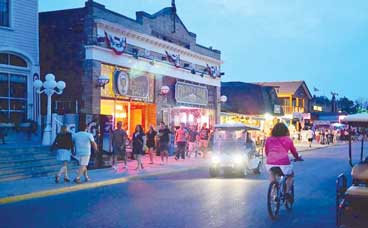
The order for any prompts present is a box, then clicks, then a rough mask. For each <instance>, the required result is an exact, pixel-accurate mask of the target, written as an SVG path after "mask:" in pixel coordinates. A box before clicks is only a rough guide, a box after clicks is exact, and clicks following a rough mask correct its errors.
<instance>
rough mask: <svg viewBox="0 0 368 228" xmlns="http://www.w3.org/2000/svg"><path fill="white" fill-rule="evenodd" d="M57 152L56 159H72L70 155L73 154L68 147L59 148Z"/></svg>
mask: <svg viewBox="0 0 368 228" xmlns="http://www.w3.org/2000/svg"><path fill="white" fill-rule="evenodd" d="M56 153H57V154H56V160H58V161H70V157H71V156H72V153H71V152H70V150H67V149H58V150H57V151H56Z"/></svg>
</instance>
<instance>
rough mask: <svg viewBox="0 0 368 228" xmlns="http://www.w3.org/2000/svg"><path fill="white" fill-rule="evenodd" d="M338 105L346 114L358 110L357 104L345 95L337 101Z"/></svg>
mask: <svg viewBox="0 0 368 228" xmlns="http://www.w3.org/2000/svg"><path fill="white" fill-rule="evenodd" d="M337 104H338V107H340V109H341V111H342V112H347V113H348V114H354V113H357V112H358V108H359V106H358V105H357V104H356V103H355V102H354V101H352V100H350V99H348V98H347V97H342V98H340V99H339V100H338V101H337Z"/></svg>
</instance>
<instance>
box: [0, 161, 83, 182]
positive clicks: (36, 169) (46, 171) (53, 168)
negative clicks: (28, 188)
mask: <svg viewBox="0 0 368 228" xmlns="http://www.w3.org/2000/svg"><path fill="white" fill-rule="evenodd" d="M60 168H61V164H56V165H49V166H33V167H31V168H19V169H7V170H0V180H2V179H6V178H9V177H22V176H45V175H46V176H47V175H55V173H56V172H57V171H59V169H60ZM76 169H78V166H77V165H76V163H73V164H70V165H68V170H69V171H70V170H76Z"/></svg>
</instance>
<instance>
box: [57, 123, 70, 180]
mask: <svg viewBox="0 0 368 228" xmlns="http://www.w3.org/2000/svg"><path fill="white" fill-rule="evenodd" d="M52 148H54V149H56V152H57V155H56V160H58V161H61V162H63V166H62V167H61V169H60V171H59V172H58V174H56V176H55V182H56V183H59V182H60V177H61V175H63V174H64V182H70V179H69V177H68V162H69V161H70V157H71V150H72V149H73V139H72V134H71V133H69V132H68V130H67V127H66V126H65V125H64V126H62V127H61V130H60V133H59V134H58V135H57V136H56V139H55V141H54V144H53V145H52Z"/></svg>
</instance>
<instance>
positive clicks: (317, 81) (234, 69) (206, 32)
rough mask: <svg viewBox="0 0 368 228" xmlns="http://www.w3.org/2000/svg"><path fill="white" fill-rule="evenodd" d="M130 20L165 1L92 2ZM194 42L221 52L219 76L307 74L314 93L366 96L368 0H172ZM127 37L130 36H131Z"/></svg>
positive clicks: (62, 1)
mask: <svg viewBox="0 0 368 228" xmlns="http://www.w3.org/2000/svg"><path fill="white" fill-rule="evenodd" d="M84 2H85V0H58V1H51V0H39V9H40V11H51V10H58V9H67V8H76V7H82V6H83V5H84ZM96 2H99V3H102V4H104V5H105V6H106V8H108V9H110V10H113V11H116V12H118V13H121V14H123V15H126V16H128V17H131V18H134V19H135V12H136V11H146V12H148V13H155V12H157V11H159V10H160V9H162V8H164V7H167V6H170V4H171V1H170V0H134V1H132V0H96ZM176 6H177V13H178V15H179V17H180V18H181V19H182V21H183V22H184V24H185V25H186V27H187V28H188V29H189V30H190V31H191V32H194V33H196V34H197V42H198V43H199V44H202V45H205V46H213V47H214V48H216V49H219V50H221V52H222V59H223V61H224V65H223V68H222V71H224V72H225V73H226V75H225V76H224V78H223V80H224V81H244V82H257V81H283V80H305V81H306V82H307V85H308V86H309V88H310V90H311V92H312V93H313V88H314V87H316V88H318V89H319V90H320V91H319V92H317V93H316V94H317V95H328V96H330V92H331V91H334V92H337V93H339V94H340V97H341V96H347V97H349V98H351V99H357V98H360V97H364V98H365V97H368V96H367V94H366V93H365V92H364V91H365V90H366V89H367V87H366V86H367V85H368V77H367V73H368V64H367V60H368V14H367V12H368V1H366V0H354V1H346V0H324V1H321V0H273V1H266V0H177V1H176ZM128 42H129V41H128Z"/></svg>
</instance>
